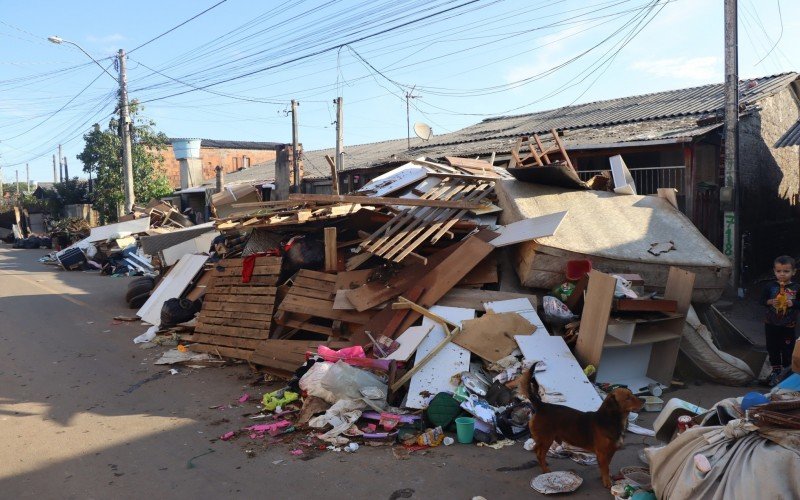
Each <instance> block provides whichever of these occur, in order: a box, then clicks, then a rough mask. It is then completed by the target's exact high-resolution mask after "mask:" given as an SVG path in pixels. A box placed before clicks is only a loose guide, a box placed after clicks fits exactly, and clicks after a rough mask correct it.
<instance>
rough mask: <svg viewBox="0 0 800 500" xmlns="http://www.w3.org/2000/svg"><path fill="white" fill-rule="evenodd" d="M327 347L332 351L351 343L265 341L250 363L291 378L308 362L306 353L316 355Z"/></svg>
mask: <svg viewBox="0 0 800 500" xmlns="http://www.w3.org/2000/svg"><path fill="white" fill-rule="evenodd" d="M320 345H326V346H328V347H330V348H332V349H341V348H342V347H347V346H348V345H350V344H349V342H320V341H314V340H277V339H269V340H265V341H263V342H262V343H261V344H260V345H259V346H258V349H256V351H255V352H254V353H253V355H252V356H251V358H250V362H251V363H253V364H256V365H261V366H263V367H265V369H266V371H268V372H270V373H272V374H274V375H277V376H281V377H284V378H290V377H291V376H292V374H293V373H294V372H295V370H297V369H298V368H299V367H300V366H301V365H302V364H303V363H305V361H306V353H308V352H311V353H316V351H317V347H318V346H320Z"/></svg>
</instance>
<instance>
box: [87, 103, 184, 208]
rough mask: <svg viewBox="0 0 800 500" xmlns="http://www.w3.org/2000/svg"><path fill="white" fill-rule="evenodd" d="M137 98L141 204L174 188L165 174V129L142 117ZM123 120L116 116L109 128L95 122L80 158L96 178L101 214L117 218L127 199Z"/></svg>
mask: <svg viewBox="0 0 800 500" xmlns="http://www.w3.org/2000/svg"><path fill="white" fill-rule="evenodd" d="M139 111H140V108H139V106H138V105H137V103H136V102H135V101H134V102H132V103H131V105H130V114H131V120H132V136H131V143H132V156H133V191H134V195H135V196H136V203H137V204H145V203H147V202H149V201H150V200H152V199H154V198H160V197H162V196H166V195H168V194H170V193H171V192H172V188H171V187H170V185H169V181H168V180H167V177H166V175H165V174H164V157H163V156H162V155H161V151H163V150H165V149H166V148H167V147H168V146H169V140H168V138H167V136H166V135H165V134H164V133H163V132H158V131H156V130H155V122H153V121H152V120H149V119H147V118H144V117H142V116H141V115H140V114H139ZM118 130H119V120H118V119H116V118H114V119H112V120H111V121H110V122H109V124H108V128H107V129H105V130H101V129H100V125H98V124H95V126H94V128H93V129H92V131H91V132H89V133H88V134H86V135H84V136H83V138H84V141H85V143H86V144H85V146H84V149H83V152H81V154H79V155H78V156H77V158H78V159H79V160H80V161H82V162H83V165H84V166H83V171H84V172H86V173H89V174H92V175H93V176H94V178H95V181H94V184H93V190H92V202H93V205H94V208H95V210H97V211H98V212H99V213H100V216H101V218H103V219H104V220H107V221H114V220H116V218H117V207H118V206H119V205H120V204H122V202H123V200H124V199H125V194H124V192H123V188H122V186H123V184H122V145H121V140H120V137H119V134H118Z"/></svg>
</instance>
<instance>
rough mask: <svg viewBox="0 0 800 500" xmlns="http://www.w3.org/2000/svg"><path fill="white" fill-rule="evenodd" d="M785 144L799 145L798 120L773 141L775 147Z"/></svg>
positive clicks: (784, 145) (799, 124)
mask: <svg viewBox="0 0 800 500" xmlns="http://www.w3.org/2000/svg"><path fill="white" fill-rule="evenodd" d="M787 146H800V120H798V121H797V122H796V123H795V124H794V125H792V126H791V127H789V130H787V131H786V133H785V134H783V136H782V137H781V138H780V139H778V142H776V143H775V147H776V148H785V147H787Z"/></svg>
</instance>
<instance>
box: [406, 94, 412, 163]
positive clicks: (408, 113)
mask: <svg viewBox="0 0 800 500" xmlns="http://www.w3.org/2000/svg"><path fill="white" fill-rule="evenodd" d="M410 100H411V93H410V92H406V141H407V146H408V149H411V109H410V108H409V101H410Z"/></svg>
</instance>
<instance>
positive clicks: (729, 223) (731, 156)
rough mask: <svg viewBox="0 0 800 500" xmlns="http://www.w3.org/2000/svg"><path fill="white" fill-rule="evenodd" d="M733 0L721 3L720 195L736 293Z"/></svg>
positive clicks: (739, 253)
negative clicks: (722, 160) (722, 106)
mask: <svg viewBox="0 0 800 500" xmlns="http://www.w3.org/2000/svg"><path fill="white" fill-rule="evenodd" d="M737 10H738V8H737V0H725V187H724V188H723V189H722V191H721V192H720V198H721V199H720V201H721V206H722V209H723V211H724V214H723V248H722V250H723V252H724V253H725V255H727V256H728V258H729V259H731V263H732V266H733V272H732V273H731V284H732V285H733V288H734V289H735V290H736V291H737V293H739V292H740V289H741V270H742V266H741V264H742V248H741V247H742V244H741V243H742V242H741V227H740V225H739V210H740V208H741V207H740V201H741V196H740V193H739V62H738V58H739V54H738V52H739V51H738V34H737Z"/></svg>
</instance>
